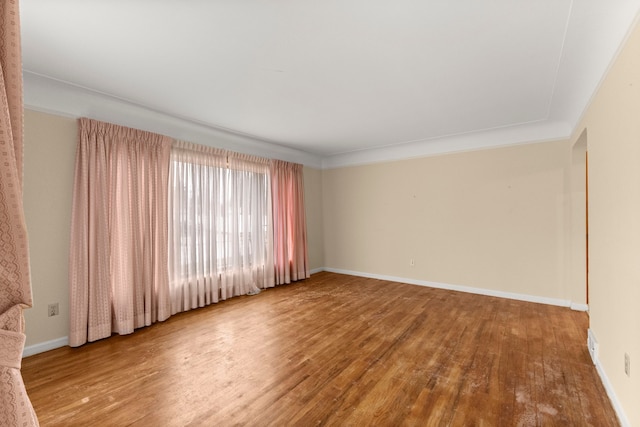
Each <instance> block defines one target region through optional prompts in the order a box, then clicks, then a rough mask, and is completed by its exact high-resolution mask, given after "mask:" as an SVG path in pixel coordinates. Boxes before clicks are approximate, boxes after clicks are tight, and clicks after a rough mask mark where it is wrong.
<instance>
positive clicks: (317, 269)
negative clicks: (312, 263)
mask: <svg viewBox="0 0 640 427" xmlns="http://www.w3.org/2000/svg"><path fill="white" fill-rule="evenodd" d="M321 271H325V269H324V268H323V267H320V268H314V269H313V270H310V271H309V274H316V273H320V272H321Z"/></svg>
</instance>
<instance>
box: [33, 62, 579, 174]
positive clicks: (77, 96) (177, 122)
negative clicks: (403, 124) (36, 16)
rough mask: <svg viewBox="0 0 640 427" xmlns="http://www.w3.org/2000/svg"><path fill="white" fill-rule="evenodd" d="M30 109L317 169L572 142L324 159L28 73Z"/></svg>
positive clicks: (428, 144)
mask: <svg viewBox="0 0 640 427" xmlns="http://www.w3.org/2000/svg"><path fill="white" fill-rule="evenodd" d="M24 103H25V107H26V108H29V109H32V110H36V111H42V112H46V113H51V114H56V115H62V116H65V117H72V118H78V117H89V118H93V119H96V120H102V121H107V122H110V123H116V124H119V125H122V126H128V127H133V128H137V129H141V130H146V131H150V132H155V133H160V134H163V135H167V136H170V137H172V138H176V139H181V140H185V141H189V142H193V143H198V144H203V145H208V146H213V147H218V148H225V149H228V150H233V151H237V152H241V153H247V154H253V155H258V156H263V157H268V158H275V159H281V160H286V161H290V162H295V163H301V164H303V165H305V166H308V167H312V168H315V169H333V168H339V167H347V166H357V165H364V164H371V163H381V162H388V161H394V160H403V159H409V158H417V157H426V156H433V155H440V154H448V153H455V152H462V151H472V150H480V149H486V148H497V147H504V146H510V145H516V144H527V143H534V142H545V141H552V140H559V139H565V138H569V137H570V134H571V126H570V125H569V124H567V123H563V122H547V121H541V122H534V123H527V124H523V125H518V126H510V127H504V128H498V129H490V130H484V131H479V132H473V133H467V134H462V135H452V136H445V137H442V138H434V139H428V140H420V141H412V142H406V143H401V144H396V145H389V146H385V147H378V148H371V149H367V150H360V151H354V152H348V153H340V154H336V155H331V156H326V157H322V156H320V155H317V154H313V153H308V152H305V151H302V150H297V149H295V148H291V147H286V146H283V145H279V144H277V143H276V142H273V141H267V140H264V139H260V138H258V137H254V136H252V135H243V134H240V133H237V132H233V131H229V130H227V129H220V128H216V127H212V126H208V125H205V124H203V123H197V122H194V121H191V120H188V119H186V118H182V117H176V116H173V115H170V114H167V113H164V112H161V111H154V110H151V109H149V108H146V107H144V106H141V105H137V104H135V103H133V102H131V101H128V100H124V99H120V98H117V97H114V96H111V95H109V94H104V93H100V92H96V91H93V90H90V89H87V88H84V87H81V86H77V85H73V84H70V83H68V82H63V81H60V80H56V79H52V78H49V77H47V76H42V75H39V74H36V73H32V72H29V71H24Z"/></svg>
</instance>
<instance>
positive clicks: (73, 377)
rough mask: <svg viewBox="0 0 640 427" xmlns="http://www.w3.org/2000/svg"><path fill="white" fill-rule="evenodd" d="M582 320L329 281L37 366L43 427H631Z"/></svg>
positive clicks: (212, 309)
mask: <svg viewBox="0 0 640 427" xmlns="http://www.w3.org/2000/svg"><path fill="white" fill-rule="evenodd" d="M587 327H588V318H587V315H586V314H585V313H581V312H575V311H572V310H570V309H567V308H562V307H553V306H548V305H541V304H533V303H527V302H520V301H513V300H506V299H500V298H494V297H485V296H478V295H471V294H465V293H458V292H452V291H446V290H441V289H432V288H426V287H420V286H413V285H408V284H402V283H394V282H389V281H384V280H376V279H367V278H361V277H354V276H347V275H339V274H334V273H328V272H323V273H318V274H315V275H313V276H312V278H311V279H308V280H306V281H303V282H299V283H296V284H292V285H286V286H280V287H276V288H274V289H270V290H267V291H264V292H262V293H260V294H259V295H256V296H251V297H239V298H234V299H231V300H228V301H224V302H221V303H218V304H215V305H212V306H208V307H205V308H202V309H198V310H193V311H191V312H187V313H182V314H179V315H176V316H173V317H172V318H170V319H169V320H167V321H165V322H163V323H159V324H155V325H153V326H151V327H147V328H144V329H141V330H138V331H136V332H135V333H134V334H131V335H128V336H113V337H111V338H109V339H105V340H102V341H98V342H95V343H92V344H88V345H85V346H83V347H80V348H77V349H71V348H61V349H57V350H53V351H50V352H47V353H42V354H39V355H35V356H31V357H28V358H25V359H24V360H23V367H22V374H23V378H24V381H25V385H26V387H27V390H28V392H29V395H30V397H31V400H32V403H33V406H34V408H35V410H36V413H37V414H38V416H39V419H40V423H41V425H42V426H87V425H100V426H158V425H162V426H187V425H192V426H209V425H217V426H232V425H241V426H242V425H247V426H283V425H299V426H310V425H326V426H349V425H352V426H361V425H378V426H387V425H388V426H398V425H405V426H530V425H531V426H536V425H540V426H555V425H557V426H565V425H580V426H582V425H584V426H589V425H592V426H617V425H618V422H617V420H616V417H615V413H614V411H613V408H612V407H611V404H610V402H609V401H608V399H607V397H606V393H605V391H604V388H603V386H602V384H601V382H600V380H599V377H598V375H597V372H596V370H595V367H594V366H593V364H592V363H591V360H590V358H589V354H588V351H587V348H586V330H587Z"/></svg>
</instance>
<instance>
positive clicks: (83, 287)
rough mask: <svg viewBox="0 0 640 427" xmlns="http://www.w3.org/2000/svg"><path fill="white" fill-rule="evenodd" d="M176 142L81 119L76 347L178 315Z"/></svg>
mask: <svg viewBox="0 0 640 427" xmlns="http://www.w3.org/2000/svg"><path fill="white" fill-rule="evenodd" d="M171 142H172V140H171V139H170V138H168V137H165V136H162V135H157V134H154V133H151V132H145V131H141V130H136V129H131V128H127V127H123V126H118V125H114V124H109V123H104V122H99V121H97V120H91V119H87V118H81V119H79V139H78V148H77V152H76V169H75V183H74V193H73V208H72V225H71V247H70V258H69V281H70V288H69V293H70V328H69V329H70V330H69V345H70V346H72V347H73V346H79V345H82V344H84V343H86V342H87V341H95V340H98V339H101V338H105V337H108V336H110V335H111V334H112V333H113V332H115V333H119V334H129V333H131V332H133V330H134V329H137V328H140V327H143V326H148V325H150V324H152V323H154V322H156V321H162V320H165V319H167V318H168V317H169V316H170V315H171V307H170V297H169V284H168V272H167V241H168V236H167V227H168V223H167V206H168V205H167V191H168V177H169V156H170V151H171Z"/></svg>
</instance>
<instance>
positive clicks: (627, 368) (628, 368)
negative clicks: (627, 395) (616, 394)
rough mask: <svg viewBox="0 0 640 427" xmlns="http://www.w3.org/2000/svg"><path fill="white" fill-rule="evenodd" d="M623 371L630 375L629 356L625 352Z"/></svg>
mask: <svg viewBox="0 0 640 427" xmlns="http://www.w3.org/2000/svg"><path fill="white" fill-rule="evenodd" d="M624 373H625V374H627V376H628V377H630V376H631V358H630V357H629V355H628V354H627V353H625V354H624Z"/></svg>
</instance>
